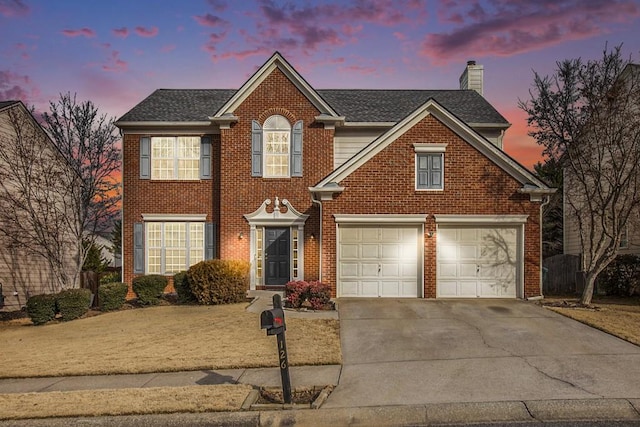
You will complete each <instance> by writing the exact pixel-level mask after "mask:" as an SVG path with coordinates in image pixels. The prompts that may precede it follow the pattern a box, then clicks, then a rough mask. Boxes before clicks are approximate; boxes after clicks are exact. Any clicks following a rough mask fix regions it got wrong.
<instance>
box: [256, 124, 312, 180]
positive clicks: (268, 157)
mask: <svg viewBox="0 0 640 427" xmlns="http://www.w3.org/2000/svg"><path fill="white" fill-rule="evenodd" d="M302 129H303V122H302V120H298V121H297V122H295V123H294V125H293V127H292V126H291V124H290V123H289V120H287V119H286V118H284V117H283V116H280V115H274V116H271V117H269V118H268V119H267V120H265V121H264V124H263V125H262V126H260V123H259V122H258V121H257V120H253V121H252V122H251V176H254V177H265V178H288V177H298V176H302Z"/></svg>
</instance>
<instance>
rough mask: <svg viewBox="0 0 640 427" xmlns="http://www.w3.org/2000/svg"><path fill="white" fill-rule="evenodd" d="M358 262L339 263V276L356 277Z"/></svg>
mask: <svg viewBox="0 0 640 427" xmlns="http://www.w3.org/2000/svg"><path fill="white" fill-rule="evenodd" d="M358 267H359V264H358V263H353V262H342V263H340V276H342V277H358V275H359V273H358Z"/></svg>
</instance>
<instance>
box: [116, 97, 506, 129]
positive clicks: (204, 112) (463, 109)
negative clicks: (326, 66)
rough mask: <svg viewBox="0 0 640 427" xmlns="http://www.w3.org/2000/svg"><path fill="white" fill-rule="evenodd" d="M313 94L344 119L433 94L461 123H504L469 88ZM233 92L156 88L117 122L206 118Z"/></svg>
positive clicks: (380, 116) (391, 111) (382, 112)
mask: <svg viewBox="0 0 640 427" xmlns="http://www.w3.org/2000/svg"><path fill="white" fill-rule="evenodd" d="M317 92H318V94H319V95H320V96H321V97H322V98H324V100H325V101H326V102H327V103H328V104H329V105H330V106H331V107H332V108H333V109H334V110H335V111H336V112H337V113H338V114H339V115H341V116H345V118H346V121H347V122H398V121H400V120H401V119H402V118H404V117H405V116H407V115H408V114H409V113H411V112H412V111H413V110H415V109H416V108H418V107H419V106H420V105H422V104H424V103H425V102H427V101H428V100H429V99H430V98H433V99H435V100H436V101H437V102H438V103H439V104H441V105H442V106H443V107H445V108H446V109H447V110H449V111H450V112H451V113H453V114H455V115H456V116H457V117H458V118H459V119H461V120H462V121H464V122H466V123H502V124H507V123H508V122H507V120H506V119H505V118H504V117H502V115H501V114H500V113H498V112H497V111H496V109H495V108H493V106H492V105H491V104H489V102H487V100H486V99H484V98H483V97H482V96H481V95H480V94H478V93H477V92H475V91H473V90H384V89H381V90H366V89H319V90H317ZM235 93H236V90H235V89H158V90H156V91H155V92H153V93H152V94H151V95H149V96H148V97H147V98H146V99H144V100H143V101H142V102H140V103H139V104H138V105H136V106H135V107H133V108H132V109H131V110H130V111H129V112H128V113H126V114H125V115H123V116H122V117H121V118H120V120H118V121H119V122H155V121H167V122H196V121H207V119H208V117H209V116H212V115H214V114H215V113H216V112H217V111H218V110H219V109H220V108H221V107H222V106H223V105H224V104H225V102H226V101H227V100H229V99H230V98H231V97H232V96H233V95H234V94H235Z"/></svg>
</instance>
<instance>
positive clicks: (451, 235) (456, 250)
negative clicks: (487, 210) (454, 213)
mask: <svg viewBox="0 0 640 427" xmlns="http://www.w3.org/2000/svg"><path fill="white" fill-rule="evenodd" d="M437 238H438V240H437V249H436V253H437V266H436V289H437V291H436V295H437V296H439V297H503V298H504V297H509V298H515V297H516V290H517V288H516V283H517V280H518V274H517V272H518V269H519V268H522V267H521V264H519V263H521V261H519V260H518V255H517V253H518V252H517V247H518V228H517V227H499V226H495V227H465V226H459V227H447V226H440V227H439V228H438V234H437ZM519 265H520V267H518V266H519Z"/></svg>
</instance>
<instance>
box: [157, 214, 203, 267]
mask: <svg viewBox="0 0 640 427" xmlns="http://www.w3.org/2000/svg"><path fill="white" fill-rule="evenodd" d="M145 237H146V245H145V248H146V251H147V254H146V255H147V256H146V264H147V266H146V267H147V268H146V269H145V271H146V272H147V274H175V273H177V272H180V271H183V270H187V269H188V268H189V267H191V266H192V265H194V264H197V263H198V262H200V261H202V260H204V249H205V247H204V246H205V241H204V222H146V223H145Z"/></svg>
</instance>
